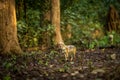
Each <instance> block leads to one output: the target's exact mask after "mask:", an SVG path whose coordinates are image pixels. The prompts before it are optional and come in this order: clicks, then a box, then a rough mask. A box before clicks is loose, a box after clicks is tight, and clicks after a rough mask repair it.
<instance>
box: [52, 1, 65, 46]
mask: <svg viewBox="0 0 120 80" xmlns="http://www.w3.org/2000/svg"><path fill="white" fill-rule="evenodd" d="M51 5H52V9H51V10H52V15H51V21H52V25H53V26H54V27H55V36H54V42H55V45H56V44H59V43H60V42H63V39H62V36H61V31H60V0H52V2H51Z"/></svg>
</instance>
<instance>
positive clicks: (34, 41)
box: [17, 10, 54, 47]
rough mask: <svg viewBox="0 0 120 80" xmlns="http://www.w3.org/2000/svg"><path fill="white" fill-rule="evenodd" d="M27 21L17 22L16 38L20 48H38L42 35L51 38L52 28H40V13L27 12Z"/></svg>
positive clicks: (48, 26) (49, 26)
mask: <svg viewBox="0 0 120 80" xmlns="http://www.w3.org/2000/svg"><path fill="white" fill-rule="evenodd" d="M27 15H28V17H27V21H21V20H20V21H18V22H17V26H18V37H19V40H20V45H21V46H22V47H33V46H38V45H40V44H41V43H40V42H42V41H41V40H42V39H43V37H45V36H44V34H43V33H47V34H46V35H48V36H52V35H53V33H54V27H53V26H52V25H50V24H48V25H47V26H44V27H40V17H39V16H40V13H39V11H36V10H35V11H34V10H29V11H28V12H27Z"/></svg>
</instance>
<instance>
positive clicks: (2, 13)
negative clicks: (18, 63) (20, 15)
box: [0, 0, 22, 54]
mask: <svg viewBox="0 0 120 80" xmlns="http://www.w3.org/2000/svg"><path fill="white" fill-rule="evenodd" d="M14 53H15V54H19V53H22V50H21V48H20V46H19V43H18V38H17V27H16V11H15V1H14V0H0V54H14Z"/></svg>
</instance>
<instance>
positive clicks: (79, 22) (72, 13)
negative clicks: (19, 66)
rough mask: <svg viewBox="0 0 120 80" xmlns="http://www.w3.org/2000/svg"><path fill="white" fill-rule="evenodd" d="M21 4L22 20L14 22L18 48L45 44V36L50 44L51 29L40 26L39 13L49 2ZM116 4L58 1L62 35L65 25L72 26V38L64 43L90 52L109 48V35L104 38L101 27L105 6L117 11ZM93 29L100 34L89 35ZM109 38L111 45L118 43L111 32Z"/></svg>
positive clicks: (119, 39)
mask: <svg viewBox="0 0 120 80" xmlns="http://www.w3.org/2000/svg"><path fill="white" fill-rule="evenodd" d="M18 2H19V0H16V3H17V4H18ZM25 2H26V15H27V16H26V19H22V20H19V21H17V22H18V23H17V26H18V37H19V41H20V45H21V46H22V47H33V46H39V45H41V44H43V43H47V41H46V40H45V39H46V38H45V37H49V39H51V40H50V41H51V42H52V36H53V35H54V27H53V26H52V25H51V24H49V23H48V24H47V25H42V26H40V23H41V22H40V19H41V14H44V13H45V12H46V11H48V10H49V9H50V8H51V7H50V6H49V5H50V2H49V0H45V1H44V0H37V1H32V0H25ZM118 2H119V1H117V0H100V1H99V0H72V1H70V0H66V1H64V0H61V31H62V33H65V32H66V25H67V24H70V25H71V26H72V31H71V33H72V37H71V38H70V39H66V40H65V43H68V44H77V46H79V47H81V48H83V47H84V48H90V49H92V48H96V47H106V46H108V45H111V44H110V42H109V34H107V35H104V27H103V26H104V25H105V24H106V15H107V12H108V9H109V5H110V4H113V5H114V6H115V7H116V9H117V10H118V11H119V10H120V8H119V7H120V5H119V3H118ZM32 4H35V5H32ZM23 12H24V10H23ZM23 12H22V13H23ZM17 14H18V13H17ZM45 22H46V21H45ZM95 30H99V31H100V32H101V33H103V35H101V36H99V37H97V38H93V34H95V33H93V32H94V31H95ZM112 35H113V36H114V39H113V44H114V45H116V44H119V43H120V37H119V34H117V33H112Z"/></svg>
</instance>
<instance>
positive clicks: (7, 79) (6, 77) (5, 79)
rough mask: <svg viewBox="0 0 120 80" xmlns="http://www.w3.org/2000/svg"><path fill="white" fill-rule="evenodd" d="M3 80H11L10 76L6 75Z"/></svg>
mask: <svg viewBox="0 0 120 80" xmlns="http://www.w3.org/2000/svg"><path fill="white" fill-rule="evenodd" d="M3 80H11V77H10V75H6V76H5V77H4V78H3Z"/></svg>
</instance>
